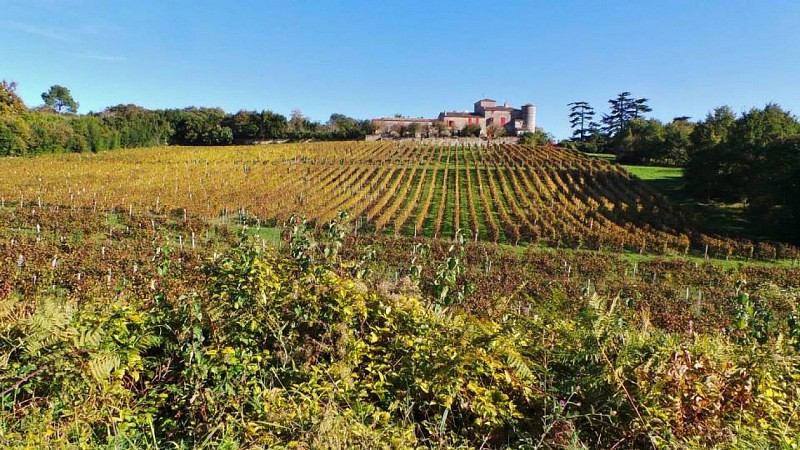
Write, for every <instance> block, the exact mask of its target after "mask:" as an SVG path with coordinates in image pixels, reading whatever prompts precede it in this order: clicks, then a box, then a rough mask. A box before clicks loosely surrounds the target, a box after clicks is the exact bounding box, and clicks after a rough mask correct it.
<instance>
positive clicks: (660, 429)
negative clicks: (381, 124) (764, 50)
mask: <svg viewBox="0 0 800 450" xmlns="http://www.w3.org/2000/svg"><path fill="white" fill-rule="evenodd" d="M0 171H2V172H1V173H3V174H5V175H6V176H4V177H3V178H2V179H0V447H4V448H6V447H8V448H76V447H77V448H109V449H110V448H114V449H117V448H187V449H188V448H284V449H302V448H364V449H373V448H387V449H388V448H409V449H411V448H414V449H416V448H481V447H482V448H525V449H536V448H611V447H614V448H631V449H633V448H715V447H716V448H728V447H732V448H737V447H739V448H773V447H788V448H794V447H797V446H799V445H800V438H798V437H797V436H800V434H798V430H800V416H798V415H797V414H796V411H797V410H798V408H800V406H798V405H800V389H798V388H797V380H800V368H798V364H797V361H798V360H799V359H798V358H800V356H799V355H800V320H799V319H798V312H797V303H798V300H799V299H800V268H799V267H796V266H797V263H796V261H795V260H793V258H795V257H796V253H795V252H796V249H794V248H793V247H790V246H785V245H779V244H766V243H753V242H749V241H743V240H733V239H724V238H718V237H711V236H707V235H704V234H701V233H697V232H695V231H694V230H693V229H692V224H691V223H688V221H687V220H686V219H684V218H683V217H682V216H681V214H680V211H677V210H675V209H674V208H673V207H672V206H671V205H670V204H669V203H668V202H667V201H666V200H665V199H663V198H662V197H661V196H660V195H659V194H658V193H656V192H654V191H651V190H649V189H648V188H646V187H645V186H643V185H642V184H640V183H639V182H638V181H637V180H636V179H635V178H632V177H631V176H630V175H629V174H628V173H627V172H626V171H625V170H623V169H621V168H619V167H618V166H614V165H611V164H608V163H606V162H603V161H599V160H591V159H587V158H585V157H583V156H581V155H579V154H576V153H571V152H568V151H565V150H562V149H557V148H550V147H547V148H533V147H526V146H517V145H503V146H495V147H491V146H490V147H445V146H443V147H415V146H413V145H412V146H405V145H398V144H391V143H390V144H386V143H330V144H319V143H314V144H291V145H280V146H262V147H236V148H231V149H220V148H180V147H179V148H163V149H141V150H135V151H133V150H132V151H118V152H113V153H103V154H96V155H74V154H73V155H49V156H43V157H37V158H33V159H17V158H10V159H0ZM341 211H349V212H350V214H349V215H346V214H343V213H341ZM303 217H305V219H302V218H303ZM498 244H521V245H516V246H514V245H498ZM597 250H604V251H597ZM618 250H625V251H624V252H621V251H618ZM687 253H688V254H689V256H687V255H686V254H687ZM706 256H707V257H706ZM737 256H739V257H743V258H748V259H750V260H749V261H744V260H741V259H740V260H731V261H726V260H725V259H726V258H730V257H734V258H735V257H737ZM715 257H718V258H719V259H715ZM758 258H761V259H767V260H770V261H754V260H753V259H758ZM777 258H783V260H781V261H774V259H777ZM731 430H733V432H732V431H731ZM793 446H794V447H793Z"/></svg>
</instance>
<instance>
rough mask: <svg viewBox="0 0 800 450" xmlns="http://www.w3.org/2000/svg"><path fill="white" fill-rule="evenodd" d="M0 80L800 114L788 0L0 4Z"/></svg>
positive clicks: (555, 110) (119, 90) (377, 103)
mask: <svg viewBox="0 0 800 450" xmlns="http://www.w3.org/2000/svg"><path fill="white" fill-rule="evenodd" d="M0 11H2V13H1V14H0V79H5V80H7V81H15V82H17V84H18V88H17V93H18V94H19V95H20V96H21V97H22V99H23V100H24V101H25V103H26V104H27V105H28V106H30V107H32V106H37V105H40V104H42V103H43V102H42V99H41V94H42V92H45V91H46V90H48V88H49V87H50V86H52V85H55V84H58V85H62V86H66V87H67V88H69V89H70V91H71V92H72V95H73V97H74V98H75V100H77V101H78V102H79V103H80V109H79V112H81V113H87V112H89V111H95V112H97V111H102V110H103V109H105V108H106V107H108V106H113V105H117V104H120V103H123V104H128V103H134V104H137V105H140V106H143V107H145V108H150V109H158V108H183V107H188V106H207V107H222V108H223V109H224V110H226V111H228V112H236V111H239V110H241V109H246V110H259V111H260V110H264V109H268V110H272V111H274V112H278V113H281V114H284V115H286V116H288V115H290V113H291V112H292V111H293V110H295V109H299V110H300V111H302V112H303V114H304V115H306V116H308V117H310V118H311V119H313V120H317V121H322V122H324V121H326V120H327V119H328V118H329V117H330V115H331V114H332V113H340V114H345V115H348V116H352V117H356V118H359V119H367V118H373V117H380V116H392V115H394V114H402V115H404V116H409V117H436V116H437V115H438V113H439V112H440V111H444V110H447V111H463V110H471V109H472V104H473V103H474V102H475V101H477V100H479V99H482V98H491V99H495V100H497V101H498V102H500V103H502V102H506V101H507V102H509V103H510V104H511V105H512V106H517V107H518V106H520V105H522V104H525V103H533V104H535V105H536V106H537V125H538V126H540V127H542V128H544V130H545V131H547V132H550V133H552V134H553V135H554V136H555V137H556V138H558V139H561V138H566V137H568V136H569V135H570V134H571V130H570V128H569V122H568V118H567V115H568V113H569V111H568V107H567V104H568V103H570V102H574V101H587V102H589V103H590V104H591V105H592V106H593V107H594V108H595V109H596V110H597V112H598V115H600V114H602V113H603V112H607V110H608V100H609V99H611V98H614V97H616V96H617V94H618V93H620V92H623V91H629V92H631V93H632V95H633V96H634V97H637V98H647V99H649V105H650V106H651V107H652V109H653V111H652V113H650V115H649V116H650V117H655V118H657V119H660V120H662V121H669V120H671V119H672V118H673V117H676V116H690V117H692V118H693V119H695V120H699V119H702V118H704V117H705V115H706V114H707V113H708V112H710V111H711V110H713V109H714V108H715V107H718V106H722V105H728V106H730V107H731V108H733V110H734V111H737V112H744V111H746V110H749V109H750V108H753V107H759V108H760V107H763V106H764V105H765V104H767V103H768V102H773V103H778V104H779V105H781V106H782V107H784V108H785V109H788V110H790V111H792V112H794V113H798V112H800V76H798V74H800V26H798V25H797V24H798V23H800V1H797V0H785V1H784V0H760V1H756V0H751V1H740V0H705V1H703V0H672V1H667V0H663V1H662V0H646V1H641V0H636V1H634V0H629V1H624V0H602V1H598V0H585V1H577V0H558V1H556V0H553V1H543V0H526V1H522V0H504V1H501V2H489V1H485V0H483V1H471V0H461V1H455V0H452V1H444V0H405V1H402V2H395V1H383V0H316V1H312V0H292V1H285V0H283V1H271V0H249V1H244V0H239V1H237V0H230V1H227V2H220V1H206V0H166V1H165V0H136V1H123V0H116V1H110V0H0Z"/></svg>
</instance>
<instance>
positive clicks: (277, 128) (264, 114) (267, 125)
mask: <svg viewBox="0 0 800 450" xmlns="http://www.w3.org/2000/svg"><path fill="white" fill-rule="evenodd" d="M259 125H260V130H261V131H260V133H261V134H260V137H261V138H263V139H280V138H283V137H285V136H286V128H287V127H288V122H287V121H286V116H284V115H283V114H278V113H274V112H272V111H269V110H265V111H261V123H260V124H259Z"/></svg>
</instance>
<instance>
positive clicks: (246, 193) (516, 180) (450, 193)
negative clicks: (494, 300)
mask: <svg viewBox="0 0 800 450" xmlns="http://www.w3.org/2000/svg"><path fill="white" fill-rule="evenodd" d="M0 172H2V173H4V174H7V176H5V177H3V179H2V180H0V207H8V206H12V205H16V206H17V207H20V206H22V207H30V208H39V209H40V210H41V209H42V208H43V207H44V208H45V209H47V208H50V209H53V208H55V209H59V208H62V209H69V210H72V211H74V210H76V209H88V210H91V211H92V212H101V213H105V214H112V215H121V214H125V215H128V216H130V217H139V218H149V219H151V220H154V221H155V220H156V219H158V218H163V217H169V216H178V217H182V218H183V219H185V220H189V219H190V218H191V219H195V220H200V221H202V222H204V223H206V224H229V225H234V224H248V225H251V226H257V227H262V226H275V225H280V224H283V223H285V222H286V221H287V220H288V219H289V218H290V217H291V216H292V215H300V216H304V217H306V218H308V219H309V220H311V221H312V222H314V223H316V224H317V226H322V225H324V224H326V223H328V222H329V221H330V220H332V219H333V218H335V217H336V215H337V214H338V212H339V211H348V212H349V213H350V217H351V220H352V221H353V224H354V225H355V226H356V228H357V229H358V230H359V231H377V232H381V233H389V234H395V235H406V236H414V237H417V236H419V237H422V236H427V237H434V238H436V237H441V238H452V237H454V236H455V234H456V231H457V230H461V232H462V233H464V234H465V235H467V236H468V237H469V239H470V240H475V241H478V240H481V241H489V242H496V243H509V244H529V243H530V244H540V245H546V246H551V247H557V248H560V247H566V248H574V249H590V250H600V249H613V250H627V251H633V252H637V253H656V254H688V253H690V252H691V253H695V254H702V255H703V256H707V257H717V258H730V257H742V258H763V259H775V258H793V257H796V249H794V248H792V247H789V246H785V245H781V244H778V245H773V244H768V243H757V244H756V243H752V242H749V241H742V240H731V239H724V238H718V237H713V236H708V235H704V234H701V233H697V232H694V231H693V229H692V226H691V224H689V223H687V221H686V220H685V219H684V218H683V216H682V215H681V213H680V211H677V210H676V209H675V208H674V207H673V206H671V205H670V204H669V203H668V202H667V201H666V200H664V199H663V197H662V196H660V195H659V194H658V193H656V192H654V191H652V190H651V189H648V188H646V187H645V186H644V185H643V184H642V183H640V182H638V181H637V180H636V179H635V178H633V177H632V176H631V175H630V174H629V173H628V172H626V171H625V170H624V169H621V168H619V167H618V166H615V165H612V164H609V163H607V162H605V161H599V160H595V159H589V158H586V157H584V156H582V155H580V154H578V153H575V152H570V151H568V150H565V149H561V148H555V147H537V148H534V147H528V146H521V145H510V144H504V145H495V146H439V147H436V146H415V145H413V144H408V143H403V144H397V143H366V142H359V143H352V142H351V143H314V144H289V145H280V146H261V147H252V146H249V147H234V148H225V149H221V148H180V147H179V148H168V149H166V148H161V149H159V148H153V149H144V150H129V151H119V152H113V153H104V154H99V155H86V154H77V155H75V154H71V155H50V156H45V157H41V158H37V159H28V160H20V159H4V160H2V161H0ZM41 225H42V226H45V227H53V226H57V222H54V223H49V224H44V223H43V224H41ZM187 238H189V237H187Z"/></svg>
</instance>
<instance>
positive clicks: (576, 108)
mask: <svg viewBox="0 0 800 450" xmlns="http://www.w3.org/2000/svg"><path fill="white" fill-rule="evenodd" d="M567 106H569V107H570V109H569V111H570V112H569V124H570V127H571V128H573V129H574V131H573V132H572V138H573V140H577V141H580V142H584V141H585V140H586V138H587V137H589V135H591V128H592V125H596V124H595V123H594V122H592V119H594V108H592V107H591V106H590V105H589V103H587V102H572V103H568V104H567Z"/></svg>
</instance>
